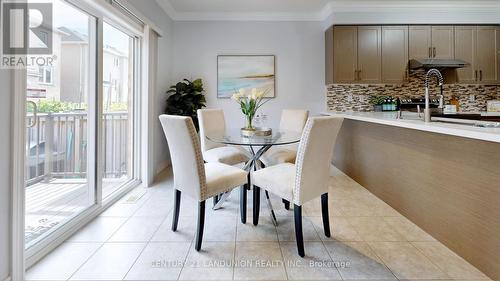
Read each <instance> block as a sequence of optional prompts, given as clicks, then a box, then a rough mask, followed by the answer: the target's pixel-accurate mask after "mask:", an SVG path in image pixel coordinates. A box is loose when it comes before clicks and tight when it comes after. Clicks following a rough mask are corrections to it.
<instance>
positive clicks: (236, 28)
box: [173, 21, 326, 127]
mask: <svg viewBox="0 0 500 281" xmlns="http://www.w3.org/2000/svg"><path fill="white" fill-rule="evenodd" d="M174 30H175V35H174V65H173V77H174V78H175V79H176V80H181V79H182V78H188V79H189V78H193V79H194V78H202V79H203V80H204V84H205V90H206V96H207V103H208V107H219V108H223V109H224V112H225V114H226V122H227V125H228V126H230V127H239V126H241V125H243V123H244V119H243V116H242V114H241V112H240V111H239V109H238V106H237V104H236V103H235V102H234V101H232V100H230V99H217V97H216V96H217V93H216V91H217V55H222V54H271V55H276V98H275V99H273V100H272V101H270V102H268V103H267V104H266V105H264V106H263V107H262V108H261V112H262V113H264V114H266V115H268V117H269V118H268V119H269V121H268V123H267V124H266V125H267V126H277V125H278V122H279V117H280V114H281V110H282V109H284V108H307V109H309V110H311V113H313V114H314V113H319V112H320V111H322V110H324V109H325V107H326V103H325V88H324V33H323V29H322V26H321V23H320V22H305V21H302V22H276V21H275V22H234V21H231V22H230V21H221V22H175V23H174Z"/></svg>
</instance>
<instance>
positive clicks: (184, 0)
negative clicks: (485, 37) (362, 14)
mask: <svg viewBox="0 0 500 281" xmlns="http://www.w3.org/2000/svg"><path fill="white" fill-rule="evenodd" d="M156 1H157V2H158V4H160V6H161V7H162V8H163V9H164V10H165V11H166V12H167V14H168V15H169V16H170V17H171V18H172V19H174V20H320V21H321V20H324V19H325V18H327V17H328V16H329V15H331V14H332V13H333V12H336V11H339V12H355V11H360V10H362V11H368V12H369V11H372V10H374V9H375V10H388V9H389V10H390V9H398V8H404V9H419V10H422V9H424V10H425V9H443V10H446V9H457V8H458V9H476V8H482V9H485V8H488V9H491V8H493V9H497V8H498V10H499V12H500V0H156Z"/></svg>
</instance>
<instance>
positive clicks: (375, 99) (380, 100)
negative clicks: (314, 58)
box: [370, 96, 388, 105]
mask: <svg viewBox="0 0 500 281" xmlns="http://www.w3.org/2000/svg"><path fill="white" fill-rule="evenodd" d="M387 98H388V97H386V96H371V97H370V103H371V104H373V105H383V104H384V103H385V101H386V100H387Z"/></svg>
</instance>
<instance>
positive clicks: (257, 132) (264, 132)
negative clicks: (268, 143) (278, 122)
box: [241, 127, 273, 137]
mask: <svg viewBox="0 0 500 281" xmlns="http://www.w3.org/2000/svg"><path fill="white" fill-rule="evenodd" d="M272 133H273V130H272V129H271V128H265V127H263V128H258V127H256V128H252V129H248V128H241V135H242V136H244V137H254V136H255V137H267V136H270V135H272Z"/></svg>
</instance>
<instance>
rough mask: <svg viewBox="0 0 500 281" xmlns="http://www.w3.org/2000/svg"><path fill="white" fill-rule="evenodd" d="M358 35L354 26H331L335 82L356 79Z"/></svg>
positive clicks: (346, 81)
mask: <svg viewBox="0 0 500 281" xmlns="http://www.w3.org/2000/svg"><path fill="white" fill-rule="evenodd" d="M357 38H358V35H357V27H356V26H335V27H334V28H333V77H334V82H335V83H350V82H354V81H355V80H356V76H357V75H356V74H357V73H356V71H357V64H358V61H357V56H358V54H357V49H358V39H357Z"/></svg>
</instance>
